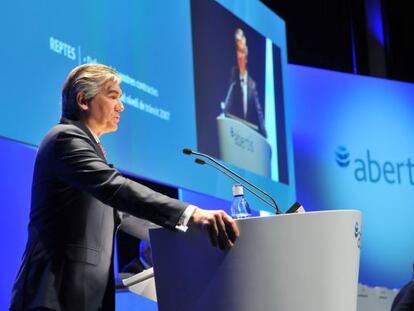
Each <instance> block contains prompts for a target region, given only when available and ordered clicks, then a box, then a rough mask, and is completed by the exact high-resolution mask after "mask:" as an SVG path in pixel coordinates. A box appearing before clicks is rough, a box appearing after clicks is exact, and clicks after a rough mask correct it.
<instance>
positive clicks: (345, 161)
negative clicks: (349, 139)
mask: <svg viewBox="0 0 414 311" xmlns="http://www.w3.org/2000/svg"><path fill="white" fill-rule="evenodd" d="M335 158H336V163H338V165H339V166H341V167H347V166H348V165H349V162H350V158H349V151H348V150H347V149H346V147H344V146H338V147H337V148H336V152H335Z"/></svg>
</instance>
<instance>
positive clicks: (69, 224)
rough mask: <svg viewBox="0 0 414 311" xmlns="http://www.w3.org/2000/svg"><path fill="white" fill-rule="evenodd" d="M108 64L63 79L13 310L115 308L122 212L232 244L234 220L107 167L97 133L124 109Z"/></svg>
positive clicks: (37, 175)
mask: <svg viewBox="0 0 414 311" xmlns="http://www.w3.org/2000/svg"><path fill="white" fill-rule="evenodd" d="M120 82H121V81H120V78H119V76H118V74H117V72H115V71H114V70H113V69H112V68H110V67H107V66H104V65H99V64H87V65H82V66H79V67H76V68H75V69H73V70H72V71H71V72H70V73H69V75H68V77H67V78H66V81H65V83H64V85H63V90H62V118H61V121H60V123H59V124H58V125H56V126H54V127H53V128H52V129H51V130H50V131H49V132H48V133H47V134H46V136H45V138H44V139H43V141H42V143H41V145H40V147H39V150H38V153H37V157H36V162H35V168H34V176H33V184H32V203H31V211H30V222H29V228H28V231H29V235H28V242H27V245H26V250H25V252H24V256H23V259H22V264H21V267H20V270H19V272H18V275H17V278H16V281H15V284H14V287H13V293H12V302H11V307H10V308H11V310H65V311H70V310H73V311H80V310H88V311H95V310H114V308H115V306H114V298H115V291H114V278H113V268H112V267H113V264H112V257H113V238H114V233H115V230H116V228H117V227H118V225H119V223H120V221H121V217H120V214H119V213H118V211H121V212H125V213H128V214H130V215H133V216H136V217H140V218H145V219H147V220H150V221H152V222H154V223H156V224H159V225H161V226H164V227H166V228H169V229H171V230H177V231H185V229H186V228H187V226H194V227H198V228H201V229H203V230H206V232H207V233H208V234H209V236H210V239H211V242H212V244H213V245H215V246H216V245H218V246H219V247H220V248H222V249H228V248H230V247H231V246H233V243H234V242H235V240H236V238H237V237H238V236H239V231H238V227H237V224H236V223H235V222H234V221H233V220H232V219H231V217H229V216H228V215H227V214H226V213H224V212H223V211H206V210H202V209H200V208H197V207H195V206H192V205H189V204H186V203H184V202H181V201H178V200H176V199H172V198H169V197H167V196H165V195H162V194H160V193H157V192H155V191H153V190H151V189H149V188H147V187H145V186H143V185H141V184H139V183H136V182H134V181H132V180H130V179H127V178H125V177H123V176H122V175H121V174H120V173H119V172H118V171H117V170H116V169H115V168H113V167H112V166H111V165H108V163H107V161H106V155H105V152H104V149H103V147H102V145H101V143H100V137H101V136H102V135H103V134H105V133H108V132H113V131H116V130H117V128H118V123H119V122H120V114H121V112H122V111H123V110H124V106H123V105H122V103H121V101H120V98H121V95H122V90H121V88H120Z"/></svg>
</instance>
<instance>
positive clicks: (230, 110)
mask: <svg viewBox="0 0 414 311" xmlns="http://www.w3.org/2000/svg"><path fill="white" fill-rule="evenodd" d="M235 43H236V54H237V68H234V69H233V74H232V82H231V84H230V87H229V90H228V92H227V97H226V101H225V107H224V113H225V114H228V115H230V116H233V117H236V118H239V119H241V120H244V121H247V122H246V123H247V124H248V125H249V126H251V127H252V128H254V129H255V130H257V131H258V132H259V133H260V134H262V135H263V136H264V137H266V136H267V135H266V129H265V125H264V113H263V108H262V106H261V105H260V101H259V96H258V94H257V88H256V82H255V81H254V80H253V79H252V77H251V76H250V75H249V74H248V71H247V54H248V48H247V39H246V37H245V35H244V33H243V30H241V29H240V28H238V29H237V30H236V32H235Z"/></svg>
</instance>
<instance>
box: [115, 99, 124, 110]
mask: <svg viewBox="0 0 414 311" xmlns="http://www.w3.org/2000/svg"><path fill="white" fill-rule="evenodd" d="M115 109H116V111H117V112H122V111H124V109H125V107H124V104H123V103H122V102H121V101H118V104H117V105H116V107H115Z"/></svg>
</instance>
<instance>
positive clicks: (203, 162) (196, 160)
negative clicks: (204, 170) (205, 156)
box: [194, 158, 206, 165]
mask: <svg viewBox="0 0 414 311" xmlns="http://www.w3.org/2000/svg"><path fill="white" fill-rule="evenodd" d="M194 162H195V163H197V164H201V165H204V164H206V161H204V160H201V159H200V158H196V159H195V160H194Z"/></svg>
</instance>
